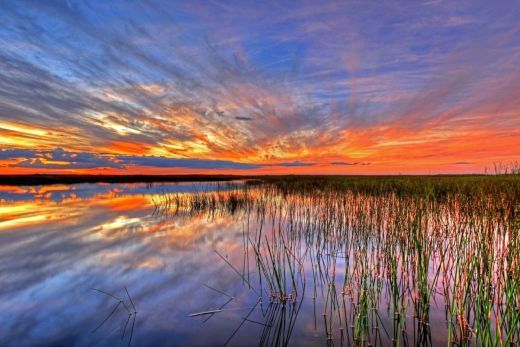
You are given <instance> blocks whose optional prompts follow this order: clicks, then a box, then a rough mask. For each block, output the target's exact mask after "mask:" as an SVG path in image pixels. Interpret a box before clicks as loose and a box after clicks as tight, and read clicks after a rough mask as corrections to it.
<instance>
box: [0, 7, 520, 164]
mask: <svg viewBox="0 0 520 347" xmlns="http://www.w3.org/2000/svg"><path fill="white" fill-rule="evenodd" d="M517 14H518V4H517V3H516V2H514V1H505V2H504V3H500V4H491V3H489V4H482V6H474V4H473V3H472V2H469V1H461V2H457V3H456V4H455V3H449V2H430V3H420V2H417V3H414V4H410V3H406V6H404V3H397V4H395V3H392V4H390V3H388V4H379V3H378V4H371V3H366V2H336V1H325V2H320V3H316V2H311V1H304V2H303V3H300V4H298V5H296V4H292V3H281V4H280V3H273V2H270V1H266V2H262V3H258V4H255V5H254V6H252V5H251V4H247V3H244V2H242V1H232V2H230V3H226V4H222V3H213V2H176V1H173V2H161V1H158V2H155V1H152V2H145V3H133V2H132V3H129V2H127V3H121V4H118V5H114V6H104V5H103V4H101V3H92V4H86V3H81V2H79V3H76V2H49V1H30V0H29V1H26V2H23V3H21V2H18V1H3V2H2V3H1V4H0V21H1V22H2V27H1V28H0V44H1V45H2V47H3V49H2V52H0V145H1V146H6V147H7V148H20V149H27V150H31V149H32V150H42V151H52V150H54V149H55V148H57V147H59V148H63V149H64V150H66V151H69V152H76V153H78V154H79V153H85V154H84V155H85V156H84V157H83V158H81V160H79V159H78V160H77V161H76V162H77V163H79V162H82V163H83V164H82V165H84V166H83V168H95V165H97V164H99V165H104V166H105V167H120V166H118V165H121V164H120V162H113V161H110V160H108V161H106V159H107V158H109V157H110V158H116V157H118V156H120V157H121V162H123V161H124V160H127V161H128V163H126V164H125V165H151V166H153V167H179V166H180V167H188V166H189V167H199V168H210V167H218V168H221V167H222V168H223V167H229V168H231V169H233V168H237V169H247V170H249V169H255V168H268V167H269V165H267V164H270V165H271V166H273V167H274V166H280V167H282V168H283V167H285V168H287V169H291V168H293V169H297V168H301V169H305V168H306V167H312V166H316V165H317V164H320V165H321V164H323V165H328V164H330V163H331V158H333V160H335V161H334V162H333V163H332V164H331V165H332V166H333V167H334V168H336V169H341V168H342V167H344V166H345V169H346V166H359V167H361V166H363V164H357V163H358V162H359V163H370V167H369V168H368V167H365V169H367V170H368V169H370V170H372V169H375V168H376V167H378V165H387V166H388V165H390V164H392V165H398V164H399V163H401V164H403V165H408V163H415V165H416V166H417V165H434V164H435V163H438V162H441V161H442V162H452V163H455V162H459V161H475V162H477V161H478V162H479V163H481V161H480V160H477V158H484V159H485V160H487V161H491V162H492V161H493V160H497V159H500V160H502V159H504V160H507V159H510V158H512V157H514V156H515V155H516V156H518V152H515V151H514V150H513V149H512V148H514V147H516V146H515V145H516V144H518V140H516V142H515V140H514V139H515V136H514V135H515V134H517V133H518V131H519V129H520V118H519V117H518V114H520V103H519V101H518V97H517V95H516V93H515V92H516V90H519V89H520V72H519V70H518V68H517V66H516V65H517V61H518V57H519V55H520V47H519V45H518V42H517V37H518V25H517V24H516V23H517V20H516V18H517ZM100 23H103V25H100ZM483 133H485V134H486V139H488V140H489V143H486V144H484V143H483V142H485V141H473V139H474V137H475V136H480V135H481V134H483ZM441 142H442V144H443V145H444V146H445V147H450V153H451V154H450V157H449V158H446V157H443V156H442V155H440V154H439V151H438V150H434V148H435V146H438V145H439V143H441ZM412 143H413V144H414V145H415V147H414V148H412V147H411V144H412ZM490 144H491V146H490ZM417 152H420V153H417ZM468 153H469V154H468ZM471 153H474V154H471ZM27 154H28V155H29V154H30V153H29V152H27ZM87 154H90V155H91V157H90V158H89V157H87ZM3 155H7V154H6V153H4V154H3ZM56 155H57V154H56ZM428 155H432V156H433V157H431V158H433V159H432V160H430V162H429V163H430V164H427V163H425V162H420V161H419V160H418V159H417V158H418V157H419V156H428ZM468 155H474V156H475V157H468ZM134 157H135V158H134ZM25 159H26V160H25V161H24V162H23V164H22V163H21V162H20V163H19V164H18V165H19V166H24V167H33V168H36V167H48V166H49V165H55V166H56V167H61V166H59V165H61V164H59V163H55V164H49V163H48V162H49V160H48V159H47V161H46V159H44V158H40V157H36V156H34V153H33V156H32V157H31V156H27V157H25ZM62 159H66V160H64V161H67V160H69V159H70V158H62ZM123 159H124V160H123ZM216 159H218V160H216ZM336 159H337V160H336ZM103 160H105V161H103ZM54 161H58V160H56V159H55V160H54ZM69 162H71V163H72V162H73V161H72V160H69ZM221 162H222V163H221ZM242 162H244V163H248V164H243V165H245V166H241V165H239V164H240V163H242ZM390 162H391V163H390ZM130 163H133V164H130ZM235 163H236V164H235ZM276 163H281V164H276ZM340 163H341V164H340ZM354 163H356V164H354ZM11 164H12V163H11ZM71 165H72V164H71ZM76 165H80V164H76ZM175 165H177V166H175ZM183 165H184V166H183ZM197 165H198V166H197ZM234 165H238V166H234ZM453 165H457V164H453ZM350 169H353V168H350ZM350 169H349V170H350Z"/></svg>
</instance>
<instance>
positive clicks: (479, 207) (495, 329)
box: [157, 175, 520, 346]
mask: <svg viewBox="0 0 520 347" xmlns="http://www.w3.org/2000/svg"><path fill="white" fill-rule="evenodd" d="M519 197H520V178H519V176H518V175H500V176H439V177H437V176H435V177H389V178H384V177H371V178H367V177H364V178H356V177H354V178H351V179H348V178H345V177H339V178H336V177H327V178H323V177H322V178H318V177H282V178H278V179H275V178H271V179H269V180H265V181H264V182H263V183H258V182H256V183H255V184H250V185H245V186H241V187H236V189H234V190H226V191H217V192H211V193H203V192H201V193H198V194H191V195H190V194H186V195H175V196H165V197H164V200H163V201H162V202H160V203H158V204H157V210H158V211H160V212H161V213H164V214H171V215H178V214H191V215H193V214H205V215H207V216H210V217H215V216H222V215H236V214H237V213H241V214H242V215H243V216H247V220H248V223H247V226H246V227H245V230H244V233H243V237H244V242H243V244H244V265H243V266H242V272H240V270H239V267H238V266H236V265H233V264H231V263H230V262H229V261H228V260H227V259H225V258H224V257H222V256H220V257H221V258H222V259H223V261H225V262H226V263H227V265H228V266H229V267H230V269H232V270H233V271H235V272H236V273H237V274H238V275H239V277H240V278H241V279H242V282H243V283H244V284H245V286H246V287H247V288H248V289H249V290H251V291H253V292H254V293H255V295H257V296H258V298H259V300H260V301H261V302H262V303H264V302H265V303H266V304H268V305H270V307H272V309H271V310H274V311H270V312H271V313H270V314H273V313H272V312H280V311H279V310H282V311H283V312H285V314H287V312H292V313H293V314H295V316H297V314H298V312H299V309H298V310H296V309H295V307H299V305H301V303H302V302H303V301H304V296H305V293H306V292H310V293H311V298H310V299H312V300H313V302H314V303H316V302H321V303H323V309H322V310H320V309H315V312H316V313H317V315H319V314H320V313H321V318H320V317H317V318H315V320H316V321H319V320H322V321H323V326H324V330H325V337H326V339H327V340H328V341H330V342H331V343H332V342H333V341H340V342H341V343H343V342H345V343H348V344H355V345H367V346H368V345H384V344H387V343H389V342H391V343H393V344H394V345H410V344H413V345H433V344H434V342H433V340H432V334H434V333H435V334H436V337H437V338H438V337H439V334H438V332H439V331H440V332H441V334H443V335H445V336H444V337H443V338H442V339H443V341H445V342H446V343H447V344H452V343H454V344H457V345H469V344H472V343H475V344H478V345H486V346H506V345H518V344H519V343H520V319H519V317H520V237H519V232H520V228H519V224H520V223H519V217H518V216H519V212H520V207H519V200H518V198H519ZM250 219H252V220H253V222H252V223H249V220H250ZM250 263H252V264H250ZM255 267H256V269H257V272H258V274H259V276H258V281H257V282H258V283H256V282H254V283H253V282H252V281H250V276H249V275H250V274H249V271H250V270H249V269H250V268H255ZM310 299H308V300H310ZM432 307H433V308H432ZM432 309H433V310H436V311H437V312H444V323H445V324H444V326H442V324H441V326H439V324H438V323H439V322H438V321H436V323H437V324H436V326H432V324H431V313H432ZM277 310H278V311H277ZM279 314H280V313H277V315H279ZM265 317H266V321H265V322H260V323H262V324H264V327H265V329H267V330H268V331H276V329H274V330H269V329H273V327H274V326H275V325H276V324H275V323H274V322H273V321H272V318H269V317H271V316H270V315H267V316H265ZM245 318H247V319H244V320H243V321H242V323H241V326H242V325H243V324H246V323H251V324H254V322H251V321H250V319H249V317H245ZM290 321H291V322H292V323H291V328H290V329H289V331H292V329H293V327H294V324H295V322H296V317H294V318H293V317H291V319H290ZM256 323H258V322H256ZM279 330H280V329H279ZM280 331H284V333H283V334H282V333H281V332H280V336H278V337H277V336H274V337H273V338H271V337H269V338H267V337H266V336H265V334H266V333H265V332H264V333H263V335H262V336H263V339H262V341H264V342H269V344H270V345H273V344H274V345H285V344H286V343H288V339H286V338H281V336H282V335H283V336H285V337H287V333H286V332H287V331H286V330H284V329H282V330H280ZM269 334H270V333H267V336H270V335H269ZM275 335H276V334H275ZM289 337H290V334H289Z"/></svg>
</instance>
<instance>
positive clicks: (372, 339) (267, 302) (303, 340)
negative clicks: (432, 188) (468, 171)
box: [0, 182, 518, 346]
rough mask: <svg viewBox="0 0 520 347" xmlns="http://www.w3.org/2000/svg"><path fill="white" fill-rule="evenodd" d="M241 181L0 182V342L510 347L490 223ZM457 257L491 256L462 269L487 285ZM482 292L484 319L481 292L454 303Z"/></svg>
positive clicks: (503, 228) (508, 315)
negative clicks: (482, 237)
mask: <svg viewBox="0 0 520 347" xmlns="http://www.w3.org/2000/svg"><path fill="white" fill-rule="evenodd" d="M245 184H246V183H245V182H232V183H231V184H229V183H226V184H222V183H212V182H207V183H172V184H168V183H164V184H153V185H151V184H77V185H49V186H32V187H29V186H27V187H24V186H18V187H15V186H10V187H7V186H3V187H0V201H1V205H0V346H51V345H52V346H128V345H133V346H159V345H161V346H162V345H164V346H213V345H230V346H251V345H293V346H316V345H345V346H347V345H360V344H361V345H384V346H386V345H392V344H395V345H446V344H447V342H448V341H449V340H452V341H458V342H459V343H463V342H464V341H469V342H471V341H475V340H476V339H477V333H476V332H475V331H476V330H477V329H476V327H478V329H479V330H486V329H487V331H488V332H489V333H488V334H489V339H490V340H489V341H497V340H495V339H496V336H497V331H499V334H500V335H501V337H500V338H501V339H504V340H503V341H505V339H507V336H510V337H509V339H510V340H509V342H511V341H514V339H518V335H517V334H518V330H516V329H517V328H516V327H513V329H511V325H512V324H513V325H516V324H518V320H517V318H518V317H517V316H516V315H518V309H517V308H515V307H516V305H517V304H515V301H516V300H518V297H517V295H518V288H517V287H514V288H512V289H511V288H510V287H508V286H511V285H513V286H516V285H517V284H518V282H516V281H515V280H514V279H513V280H512V281H508V280H502V279H500V278H497V277H500V275H497V272H498V273H502V272H505V273H509V272H510V271H509V270H508V267H511V266H514V264H515V263H514V262H515V261H517V259H516V258H515V259H512V258H511V257H509V258H507V254H506V253H507V249H508V247H509V248H511V247H512V242H513V241H512V240H511V238H512V237H513V236H514V237H515V238H516V234H512V231H511V229H510V226H509V224H508V222H507V221H505V220H504V219H503V218H502V219H500V217H497V218H495V216H493V215H487V216H486V217H485V218H484V219H483V220H482V221H480V222H479V221H472V220H470V219H464V218H462V217H461V216H462V215H464V213H462V212H461V211H462V210H463V204H462V205H461V204H460V203H458V202H457V201H448V202H446V204H444V205H443V204H440V205H438V206H437V207H435V208H434V210H432V209H431V208H428V206H427V207H426V210H425V212H424V215H423V216H419V217H417V216H416V215H412V214H411V212H410V210H408V209H407V208H405V207H400V206H401V205H400V204H404V202H403V201H402V200H401V199H400V198H398V197H395V196H387V197H384V198H382V197H373V196H363V195H359V194H344V195H335V196H334V197H333V199H332V200H331V198H330V197H324V196H322V195H319V194H309V195H305V196H292V195H290V194H282V193H279V192H274V191H273V190H272V189H270V188H263V187H262V186H253V188H248V190H247V194H246V193H244V191H243V185H245ZM245 195H247V196H245ZM208 197H209V198H208ZM406 203H407V204H410V203H412V204H413V202H410V201H407V202H406ZM421 206H422V205H421ZM450 206H451V207H450ZM461 206H462V207H461ZM433 213H435V214H436V216H432V214H433ZM399 220H400V221H402V222H399ZM399 223H402V224H399ZM472 223H473V224H472ZM479 223H481V224H479ZM441 224H442V227H441ZM418 225H419V228H420V227H421V225H422V227H423V228H424V230H427V231H428V233H425V235H426V236H424V237H423V236H420V237H418V238H417V239H414V237H415V236H413V235H419V234H418V233H412V232H413V230H415V229H414V228H416V229H417V228H418ZM470 228H482V230H484V229H485V230H489V233H487V234H486V235H487V237H488V241H489V249H488V250H480V249H478V242H479V239H478V236H475V235H473V234H471V235H469V236H467V238H466V239H464V240H459V239H457V237H458V236H457V235H455V234H454V233H457V232H461V231H467V230H469V229H470ZM397 229H399V230H404V231H399V232H397V231H396V230H397ZM412 229H413V230H412ZM448 229H449V230H450V231H447V230H448ZM410 230H412V231H410ZM451 230H455V231H451ZM408 233H410V234H408ZM410 235H411V236H410ZM421 235H422V234H421ZM412 236H413V237H412ZM404 238H407V239H414V240H415V241H414V242H415V243H414V245H415V246H413V245H411V244H408V243H407V242H408V241H405V240H403V239H404ZM410 242H412V241H410ZM515 242H516V241H515ZM516 244H517V243H516ZM461 245H464V246H461ZM407 247H411V248H413V247H415V248H413V249H412V250H410V251H409V250H408V248H407ZM421 247H422V248H421ZM460 247H463V249H464V250H465V253H462V254H461V255H460V257H461V258H464V259H465V258H468V259H469V257H470V256H472V255H473V253H478V254H480V255H482V254H483V252H488V253H489V254H495V252H497V250H500V252H502V253H504V254H506V255H505V256H504V258H493V259H491V260H490V264H491V265H490V266H491V269H481V266H479V265H478V264H476V265H475V266H476V267H475V269H477V268H478V269H477V270H478V271H480V270H482V273H487V272H490V271H493V275H492V276H491V277H492V278H493V279H492V280H489V281H491V282H492V283H491V282H489V281H488V280H486V279H482V278H483V277H484V275H481V276H480V275H479V276H477V275H471V276H470V275H467V274H466V273H465V272H464V271H461V270H460V269H465V267H464V266H465V265H461V264H462V263H463V261H462V260H461V261H460V262H458V261H457V257H456V256H455V255H453V254H451V252H455V251H456V250H457V249H459V250H460V249H461V248H460ZM464 247H465V248H464ZM472 252H473V253H472ZM479 252H480V253H479ZM500 252H499V253H500ZM515 252H516V251H515ZM499 253H497V254H499ZM486 254H487V253H486ZM513 256H514V254H513ZM497 257H498V256H497ZM414 264H416V265H414ZM464 264H466V263H464ZM458 269H459V270H458ZM479 269H480V270H479ZM477 270H475V271H477ZM478 271H477V272H478ZM461 274H464V276H462V275H461ZM449 276H452V277H449ZM504 276H506V275H504ZM499 283H500V285H498V284H499ZM511 283H512V284H511ZM489 284H491V285H493V286H494V287H493V288H494V289H493V293H491V294H490V297H491V295H493V299H492V300H491V302H490V303H489V305H491V306H490V307H491V308H488V311H485V308H483V307H485V305H484V301H485V299H486V297H485V296H482V297H480V298H477V299H474V296H473V294H470V295H468V298H467V300H466V301H462V299H460V295H461V293H466V292H467V293H474V292H475V293H476V292H479V291H482V290H483V289H482V288H484V287H486V285H489ZM500 286H501V287H500ZM460 287H462V288H464V290H460ZM497 287H500V288H498V289H497ZM486 288H487V287H486ZM498 290H500V292H497V291H498ZM497 295H499V296H500V297H501V298H503V300H502V299H500V300H501V302H502V301H503V305H502V304H500V303H498V304H496V302H497V300H496V296H497ZM511 296H512V297H511ZM478 300H481V301H482V302H481V301H478ZM508 300H509V301H508ZM501 305H502V306H501ZM477 306H478V307H477ZM475 307H477V308H475ZM508 310H509V311H508ZM515 310H516V311H515ZM486 312H488V313H489V312H491V313H490V314H489V317H488V318H487V321H486V322H482V321H481V318H479V315H481V314H483V313H486ZM515 312H516V313H515ZM497 318H498V322H497ZM479 319H480V320H479ZM515 319H516V320H515ZM497 327H498V329H497ZM508 334H509V335H508ZM515 334H516V335H515ZM478 338H481V339H484V340H482V341H485V338H486V336H484V337H482V336H480V337H478ZM516 341H518V340H516ZM506 344H507V343H506Z"/></svg>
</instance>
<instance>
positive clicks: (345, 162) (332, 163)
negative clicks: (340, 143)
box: [330, 161, 370, 166]
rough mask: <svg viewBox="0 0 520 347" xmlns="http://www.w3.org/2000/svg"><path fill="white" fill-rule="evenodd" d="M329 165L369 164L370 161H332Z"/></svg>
mask: <svg viewBox="0 0 520 347" xmlns="http://www.w3.org/2000/svg"><path fill="white" fill-rule="evenodd" d="M330 164H331V165H343V166H356V165H370V163H363V162H359V161H355V162H348V161H333V162H331V163H330Z"/></svg>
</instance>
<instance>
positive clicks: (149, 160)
mask: <svg viewBox="0 0 520 347" xmlns="http://www.w3.org/2000/svg"><path fill="white" fill-rule="evenodd" d="M117 159H118V160H120V161H121V163H123V164H124V165H125V166H126V165H138V166H152V167H163V168H164V167H171V168H186V169H224V170H227V169H229V170H231V169H237V170H250V169H258V168H260V167H261V165H257V164H247V163H238V162H233V161H229V160H209V159H191V158H190V159H186V158H180V159H179V158H165V157H153V156H150V157H145V156H118V157H117Z"/></svg>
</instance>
